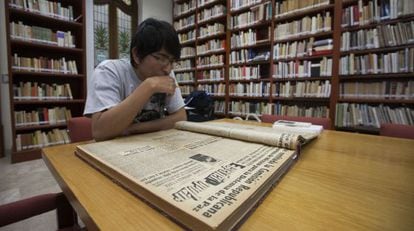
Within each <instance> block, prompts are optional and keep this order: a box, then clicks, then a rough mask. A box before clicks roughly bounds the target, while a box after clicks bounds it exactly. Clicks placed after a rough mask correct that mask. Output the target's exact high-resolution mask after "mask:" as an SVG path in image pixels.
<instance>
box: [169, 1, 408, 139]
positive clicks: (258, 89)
mask: <svg viewBox="0 0 414 231" xmlns="http://www.w3.org/2000/svg"><path fill="white" fill-rule="evenodd" d="M190 2H192V3H191V4H190ZM205 2H207V4H206V6H203V4H202V3H205ZM194 4H195V6H194ZM220 4H223V3H222V1H202V0H198V1H184V0H181V1H174V9H176V8H177V7H179V6H183V5H192V6H193V8H192V10H191V12H192V14H194V15H196V16H195V20H194V27H195V31H198V30H199V28H201V27H203V25H202V24H203V21H201V23H200V21H199V18H198V14H199V13H200V12H203V10H204V8H213V5H220ZM375 5H377V6H376V7H374V6H375ZM201 6H203V7H201ZM227 9H228V10H227V11H226V17H227V19H226V21H227V25H226V27H225V28H226V31H225V34H226V37H220V39H225V40H226V43H225V47H226V49H225V54H226V58H225V60H224V64H225V65H224V73H225V74H224V80H222V79H211V80H206V79H205V78H202V77H201V78H200V76H203V75H202V74H200V71H201V70H203V68H204V67H200V66H199V65H198V63H200V57H203V56H204V54H203V53H202V52H200V50H199V49H198V47H199V46H201V45H202V44H203V43H204V38H200V36H199V34H197V35H196V38H195V41H194V43H193V45H194V44H195V46H196V48H197V50H196V52H195V55H194V56H195V58H194V59H192V60H193V61H192V62H193V63H194V68H192V69H191V71H194V76H195V78H194V81H191V83H190V85H191V87H195V89H204V90H207V91H208V92H209V93H211V94H212V95H213V98H214V99H215V103H216V104H217V109H216V112H217V111H220V112H221V114H222V115H223V116H226V117H233V116H245V115H246V114H248V113H255V114H258V115H261V114H264V113H266V114H278V115H290V116H311V117H329V118H330V119H331V121H332V123H333V125H335V127H336V129H339V130H346V131H353V132H364V133H373V134H378V131H379V123H380V122H393V123H407V124H414V121H412V120H413V116H412V114H413V107H414V96H413V94H414V93H413V91H414V89H413V86H414V82H413V81H414V73H413V65H414V57H413V55H414V54H413V52H414V51H413V50H414V43H413V41H412V39H413V38H412V36H413V34H414V33H413V28H414V18H413V17H414V3H413V2H412V1H410V0H395V1H391V0H304V1H296V0H251V1H243V0H230V1H227ZM189 12H190V11H188V12H182V13H181V14H178V15H180V16H174V21H177V20H180V18H185V17H188V14H191V13H189ZM376 12H378V14H379V12H389V13H387V14H390V15H389V16H383V17H382V16H377V17H379V18H378V19H370V18H368V17H374V18H375V17H376V16H375V13H376ZM351 15H352V17H351ZM359 15H360V16H359ZM357 16H358V18H357ZM381 17H382V18H381ZM210 18H211V17H210ZM362 18H364V20H365V21H366V22H362V23H359V21H360V20H362ZM365 18H368V19H365ZM210 20H211V22H212V23H213V22H215V21H216V20H215V19H213V18H212V19H210ZM223 20H224V19H223ZM353 20H354V21H355V20H356V21H358V23H355V22H354V21H353ZM362 21H363V20H362ZM223 22H224V23H225V21H223ZM176 28H177V27H176ZM197 33H198V32H197ZM213 38H214V37H213ZM384 38H386V39H388V40H390V41H391V42H390V43H385V42H380V41H378V40H381V39H382V40H384ZM214 39H215V38H214ZM207 40H208V39H207ZM374 43H375V44H374ZM184 44H186V43H184ZM190 46H191V45H190ZM207 56H208V57H209V58H211V57H214V59H213V61H212V60H207V61H206V62H204V60H201V61H202V63H204V64H207V63H209V64H210V63H212V64H214V63H215V61H216V60H215V58H216V57H215V54H210V53H209V54H207ZM374 60H376V62H377V64H375V68H376V69H375V71H372V70H371V69H372V68H371V69H369V68H368V66H369V65H374V64H373V61H374ZM384 60H385V61H386V62H387V63H388V66H387V67H383V66H381V65H383V63H384ZM388 60H389V61H388ZM362 61H364V62H362ZM392 64H393V65H392ZM398 64H399V65H398ZM362 66H364V68H368V69H369V70H368V69H367V70H365V69H364V70H361V68H359V69H358V68H356V67H362ZM192 67H193V66H192ZM383 69H384V70H385V71H382V70H383ZM223 84H224V85H223ZM180 85H183V84H180ZM182 87H183V86H182ZM355 89H358V92H363V94H355V91H356V90H355ZM380 90H382V91H384V92H385V93H378V92H379V91H380ZM389 92H393V93H391V95H390V93H389ZM410 113H411V116H410V115H409V114H410ZM358 115H362V117H364V118H365V119H364V120H362V118H358ZM379 116H380V117H381V118H378V117H379ZM360 117H361V116H360ZM367 118H369V119H367ZM372 118H374V120H375V123H374V122H372ZM361 121H363V122H361Z"/></svg>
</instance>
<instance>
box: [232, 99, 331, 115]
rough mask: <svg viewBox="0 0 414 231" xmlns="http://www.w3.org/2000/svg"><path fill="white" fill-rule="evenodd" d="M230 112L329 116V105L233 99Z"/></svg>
mask: <svg viewBox="0 0 414 231" xmlns="http://www.w3.org/2000/svg"><path fill="white" fill-rule="evenodd" d="M229 113H230V114H233V115H242V116H243V115H247V114H249V113H254V114H257V115H262V114H273V115H288V116H307V117H322V118H327V117H329V108H328V107H327V106H315V105H309V106H306V105H303V106H302V105H288V104H283V103H281V102H275V103H266V102H249V101H231V102H229Z"/></svg>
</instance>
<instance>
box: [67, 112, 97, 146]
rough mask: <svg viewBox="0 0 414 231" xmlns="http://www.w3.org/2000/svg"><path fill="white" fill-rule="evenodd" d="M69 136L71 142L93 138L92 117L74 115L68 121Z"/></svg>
mask: <svg viewBox="0 0 414 231" xmlns="http://www.w3.org/2000/svg"><path fill="white" fill-rule="evenodd" d="M68 130H69V137H70V140H71V142H73V143H74V142H80V141H86V140H92V139H93V136H92V119H90V118H87V117H73V118H71V119H69V121H68Z"/></svg>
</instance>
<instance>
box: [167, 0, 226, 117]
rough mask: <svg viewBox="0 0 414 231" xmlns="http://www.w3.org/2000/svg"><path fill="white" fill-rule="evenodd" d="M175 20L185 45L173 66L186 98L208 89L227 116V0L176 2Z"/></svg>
mask: <svg viewBox="0 0 414 231" xmlns="http://www.w3.org/2000/svg"><path fill="white" fill-rule="evenodd" d="M173 3H174V6H173V11H174V12H173V15H174V18H173V21H174V27H175V28H176V30H177V32H178V34H179V37H180V42H181V44H182V46H183V50H182V55H181V59H180V60H179V65H178V67H176V68H175V69H174V72H175V75H176V77H177V80H178V82H179V85H180V88H181V91H182V93H183V97H185V96H186V95H188V94H189V93H190V92H191V91H193V90H206V91H207V92H209V93H210V95H212V97H213V98H214V100H215V105H214V107H215V110H214V111H215V113H216V115H221V116H224V115H225V113H226V110H225V96H226V79H227V77H226V75H227V72H226V69H227V68H226V66H227V59H226V57H227V49H226V47H227V44H226V43H227V28H226V27H227V10H226V9H227V3H226V1H224V0H190V1H174V2H173Z"/></svg>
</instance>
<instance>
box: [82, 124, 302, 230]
mask: <svg viewBox="0 0 414 231" xmlns="http://www.w3.org/2000/svg"><path fill="white" fill-rule="evenodd" d="M76 153H77V155H78V156H80V157H81V158H82V159H84V160H85V161H87V162H88V163H90V164H91V165H93V166H95V167H96V168H98V169H99V170H101V171H102V172H104V173H105V174H106V175H108V176H109V177H110V178H112V179H114V180H115V181H117V182H118V183H120V184H121V185H123V186H124V187H126V188H128V189H129V190H130V191H132V192H133V193H134V194H136V195H138V196H139V197H141V198H142V199H144V200H146V201H147V202H149V203H150V204H152V205H154V206H155V207H157V208H159V209H160V210H161V211H163V212H165V213H166V214H167V215H169V216H171V217H172V218H174V220H176V221H178V222H179V223H181V224H183V225H184V226H186V227H188V228H190V229H197V230H200V229H201V230H228V229H231V228H232V227H234V226H235V225H236V224H237V223H239V222H240V220H241V219H242V218H243V217H244V216H245V215H246V214H247V213H248V212H249V210H250V209H252V208H253V207H254V206H255V205H256V203H257V202H258V201H259V200H260V199H261V198H262V197H263V196H264V194H265V193H266V192H267V191H268V190H270V189H271V187H272V185H273V184H275V183H276V182H277V181H278V180H279V177H281V175H283V173H284V172H286V171H287V169H288V168H289V167H290V165H291V164H292V162H293V159H294V158H295V157H296V153H295V151H294V150H288V149H284V148H278V147H274V146H269V145H264V144H258V143H250V142H245V141H241V140H235V139H228V138H224V137H220V136H213V135H208V134H201V133H194V132H189V131H183V130H177V129H171V130H166V131H160V132H154V133H148V134H141V135H135V136H130V137H124V138H119V139H114V140H109V141H104V142H97V143H90V144H84V145H79V146H78V147H77V151H76Z"/></svg>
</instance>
